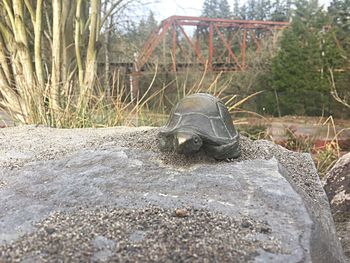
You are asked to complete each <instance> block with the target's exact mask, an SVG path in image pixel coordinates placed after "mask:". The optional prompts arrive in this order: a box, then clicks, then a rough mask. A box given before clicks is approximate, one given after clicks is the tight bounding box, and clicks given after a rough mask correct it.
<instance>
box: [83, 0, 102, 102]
mask: <svg viewBox="0 0 350 263" xmlns="http://www.w3.org/2000/svg"><path fill="white" fill-rule="evenodd" d="M100 6H101V1H100V0H91V6H90V33H89V42H88V47H87V51H86V62H85V67H86V69H85V76H84V84H83V86H82V87H81V93H80V98H79V103H78V108H80V107H82V106H84V105H85V104H86V100H87V99H88V98H90V97H91V94H92V90H93V87H94V84H95V78H96V69H97V67H96V55H97V50H96V43H97V41H98V38H99V33H100V32H99V29H100V28H99V25H100Z"/></svg>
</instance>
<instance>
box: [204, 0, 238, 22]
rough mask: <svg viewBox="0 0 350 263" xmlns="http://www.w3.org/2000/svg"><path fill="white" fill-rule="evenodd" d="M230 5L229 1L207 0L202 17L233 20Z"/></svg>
mask: <svg viewBox="0 0 350 263" xmlns="http://www.w3.org/2000/svg"><path fill="white" fill-rule="evenodd" d="M230 10H231V9H230V5H229V3H228V1H227V0H205V1H204V3H203V8H202V16H203V17H210V18H228V19H229V18H231V17H232V13H231V11H230Z"/></svg>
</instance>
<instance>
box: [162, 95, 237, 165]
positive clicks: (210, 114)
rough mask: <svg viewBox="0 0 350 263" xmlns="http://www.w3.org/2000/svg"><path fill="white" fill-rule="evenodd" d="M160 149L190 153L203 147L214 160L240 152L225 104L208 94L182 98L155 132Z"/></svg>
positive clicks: (231, 156) (235, 132)
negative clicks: (162, 125)
mask: <svg viewBox="0 0 350 263" xmlns="http://www.w3.org/2000/svg"><path fill="white" fill-rule="evenodd" d="M158 138H159V149H160V150H161V151H162V152H169V151H176V152H177V153H180V154H185V155H190V154H192V153H194V152H197V151H199V150H200V149H203V150H204V151H205V153H206V154H207V155H209V156H212V157H214V158H215V159H217V160H222V159H231V158H237V157H238V156H239V155H240V147H239V133H238V132H237V131H236V129H235V127H234V125H233V122H232V118H231V116H230V114H229V112H228V109H227V108H226V106H225V105H224V104H223V103H222V102H221V101H220V100H219V99H217V98H216V97H214V96H212V95H210V94H207V93H196V94H192V95H189V96H187V97H184V98H183V99H182V100H181V101H180V102H179V103H177V105H176V106H175V107H174V108H173V109H172V111H171V114H170V116H169V119H168V121H167V123H166V125H165V126H164V127H162V128H161V129H160V132H159V134H158Z"/></svg>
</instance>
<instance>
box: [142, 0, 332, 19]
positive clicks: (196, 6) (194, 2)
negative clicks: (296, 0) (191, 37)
mask: <svg viewBox="0 0 350 263" xmlns="http://www.w3.org/2000/svg"><path fill="white" fill-rule="evenodd" d="M329 1H330V0H319V2H320V3H321V4H322V3H323V4H324V3H328V2H329ZM203 2H204V0H158V1H154V3H153V4H150V5H147V6H148V8H151V9H152V11H153V12H154V14H155V15H156V18H157V20H163V19H165V18H167V17H169V16H172V15H184V16H199V15H200V14H201V9H202V6H203ZM228 2H229V3H231V2H232V3H233V0H232V1H228ZM240 2H241V4H242V3H244V2H246V1H245V0H241V1H240ZM232 3H231V4H232Z"/></svg>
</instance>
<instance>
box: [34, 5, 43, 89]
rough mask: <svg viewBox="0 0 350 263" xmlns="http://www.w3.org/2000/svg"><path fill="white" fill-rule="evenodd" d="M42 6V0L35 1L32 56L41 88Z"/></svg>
mask: <svg viewBox="0 0 350 263" xmlns="http://www.w3.org/2000/svg"><path fill="white" fill-rule="evenodd" d="M42 7H43V0H37V3H36V15H35V17H36V20H35V28H34V57H35V71H36V77H37V79H38V83H39V86H40V87H41V89H43V87H44V81H45V79H44V71H43V63H42V54H41V41H42V33H43V32H42Z"/></svg>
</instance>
